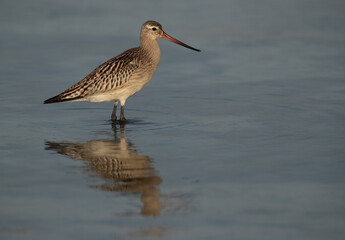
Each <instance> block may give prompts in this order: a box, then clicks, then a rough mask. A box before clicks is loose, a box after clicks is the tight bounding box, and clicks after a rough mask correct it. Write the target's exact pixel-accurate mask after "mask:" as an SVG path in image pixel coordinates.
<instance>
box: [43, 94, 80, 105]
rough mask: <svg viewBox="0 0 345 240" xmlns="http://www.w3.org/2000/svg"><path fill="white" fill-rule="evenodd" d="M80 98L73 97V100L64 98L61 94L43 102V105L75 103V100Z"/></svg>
mask: <svg viewBox="0 0 345 240" xmlns="http://www.w3.org/2000/svg"><path fill="white" fill-rule="evenodd" d="M80 98H82V97H81V96H78V97H74V98H66V97H64V96H63V95H62V94H59V95H56V96H55V97H52V98H49V99H47V100H45V101H44V102H43V103H44V104H49V103H57V102H70V101H75V100H77V99H80Z"/></svg>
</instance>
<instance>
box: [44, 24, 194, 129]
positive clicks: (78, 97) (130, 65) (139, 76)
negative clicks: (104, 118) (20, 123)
mask: <svg viewBox="0 0 345 240" xmlns="http://www.w3.org/2000/svg"><path fill="white" fill-rule="evenodd" d="M158 38H163V39H166V40H168V41H170V42H173V43H176V44H179V45H181V46H183V47H186V48H189V49H192V50H194V51H198V52H200V50H199V49H196V48H193V47H191V46H188V45H187V44H185V43H183V42H181V41H179V40H177V39H175V38H173V37H171V36H169V35H168V34H167V33H165V32H164V31H163V29H162V25H161V24H159V23H158V22H156V21H147V22H145V23H144V24H143V25H142V27H141V32H140V46H139V47H136V48H131V49H128V50H127V51H125V52H123V53H122V54H120V55H118V56H116V57H114V58H112V59H110V60H108V61H106V62H105V63H103V64H102V65H100V66H99V67H97V68H96V69H95V70H93V71H92V72H91V73H90V74H89V75H87V76H86V77H85V78H84V79H83V80H81V81H80V82H78V83H76V84H75V85H73V86H72V87H70V88H68V89H67V90H65V91H63V92H62V93H60V94H59V95H57V96H55V97H52V98H49V99H47V100H45V101H44V103H45V104H46V103H56V102H67V101H69V102H70V101H90V102H107V101H115V104H114V109H113V112H112V114H111V119H112V120H113V121H116V107H117V105H118V103H119V102H120V103H121V114H120V119H119V120H120V121H121V122H124V121H126V119H125V115H124V107H125V103H126V100H127V98H128V97H130V96H132V95H134V94H135V93H137V92H138V91H140V90H141V89H142V88H143V87H144V85H145V84H146V83H148V82H149V81H150V79H151V78H152V75H153V74H154V72H155V71H156V68H157V66H158V63H159V60H160V49H159V46H158V43H157V41H156V40H157V39H158Z"/></svg>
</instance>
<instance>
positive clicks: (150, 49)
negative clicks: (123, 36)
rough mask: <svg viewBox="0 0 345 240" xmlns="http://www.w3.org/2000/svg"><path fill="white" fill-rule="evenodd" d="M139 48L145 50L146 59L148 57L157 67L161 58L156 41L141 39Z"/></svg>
mask: <svg viewBox="0 0 345 240" xmlns="http://www.w3.org/2000/svg"><path fill="white" fill-rule="evenodd" d="M140 47H141V48H142V49H144V50H145V52H146V54H147V55H148V57H150V58H151V59H152V61H153V63H154V64H155V65H156V66H158V64H159V60H160V56H161V51H160V49H159V46H158V43H157V41H156V40H152V39H145V38H141V39H140Z"/></svg>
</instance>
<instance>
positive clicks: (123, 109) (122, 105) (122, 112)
mask: <svg viewBox="0 0 345 240" xmlns="http://www.w3.org/2000/svg"><path fill="white" fill-rule="evenodd" d="M120 121H121V122H126V118H125V103H121V115H120Z"/></svg>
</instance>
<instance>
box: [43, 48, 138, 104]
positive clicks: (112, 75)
mask: <svg viewBox="0 0 345 240" xmlns="http://www.w3.org/2000/svg"><path fill="white" fill-rule="evenodd" d="M135 53H136V51H135V49H129V50H127V51H125V52H123V53H122V54H120V55H118V56H116V57H114V58H112V59H110V60H108V61H107V62H105V63H103V64H102V65H100V66H99V67H97V68H96V69H95V70H93V71H92V72H91V73H90V74H89V75H87V76H86V77H85V78H84V79H83V80H81V81H80V82H78V83H76V84H75V85H73V86H72V87H70V88H68V89H67V90H65V91H63V92H62V93H61V94H59V95H57V96H55V97H53V98H51V99H48V100H46V103H50V102H61V101H72V100H77V99H79V98H84V97H87V96H89V95H92V94H94V93H97V92H100V93H101V92H106V91H109V90H115V89H118V88H122V87H124V86H125V85H126V84H127V82H128V80H129V79H130V78H131V76H132V75H133V73H135V71H136V70H137V69H138V68H139V66H140V60H138V59H137V58H136V56H137V55H136V54H135Z"/></svg>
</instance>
